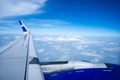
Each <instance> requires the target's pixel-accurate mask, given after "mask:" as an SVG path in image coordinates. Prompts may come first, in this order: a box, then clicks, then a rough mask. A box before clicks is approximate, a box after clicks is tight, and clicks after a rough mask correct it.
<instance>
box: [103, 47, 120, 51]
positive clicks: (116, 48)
mask: <svg viewBox="0 0 120 80" xmlns="http://www.w3.org/2000/svg"><path fill="white" fill-rule="evenodd" d="M103 50H106V51H120V47H107V48H103Z"/></svg>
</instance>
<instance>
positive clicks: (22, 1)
mask: <svg viewBox="0 0 120 80" xmlns="http://www.w3.org/2000/svg"><path fill="white" fill-rule="evenodd" d="M45 2H46V0H1V1H0V18H4V17H9V16H20V15H27V14H31V13H34V12H35V11H36V10H37V9H39V8H41V7H43V6H44V3H45ZM41 12H42V11H41Z"/></svg>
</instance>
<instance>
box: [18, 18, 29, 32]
mask: <svg viewBox="0 0 120 80" xmlns="http://www.w3.org/2000/svg"><path fill="white" fill-rule="evenodd" d="M19 23H20V25H21V28H22V30H23V32H28V31H29V30H28V28H27V27H26V26H25V25H24V24H23V22H22V21H21V20H19Z"/></svg>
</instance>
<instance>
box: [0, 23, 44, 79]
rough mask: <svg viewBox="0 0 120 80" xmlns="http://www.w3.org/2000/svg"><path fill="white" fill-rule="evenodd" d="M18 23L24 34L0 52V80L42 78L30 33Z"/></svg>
mask: <svg viewBox="0 0 120 80" xmlns="http://www.w3.org/2000/svg"><path fill="white" fill-rule="evenodd" d="M19 23H20V25H21V28H22V30H23V32H24V36H23V37H22V38H20V39H19V40H17V41H15V42H14V43H13V44H12V45H11V46H9V47H8V48H7V49H5V50H4V51H2V52H1V53H0V80H44V76H43V73H42V71H41V67H40V65H39V60H38V58H37V55H36V51H35V48H34V44H33V40H32V34H31V33H30V31H29V29H28V28H27V27H26V26H25V25H24V24H23V22H22V21H19Z"/></svg>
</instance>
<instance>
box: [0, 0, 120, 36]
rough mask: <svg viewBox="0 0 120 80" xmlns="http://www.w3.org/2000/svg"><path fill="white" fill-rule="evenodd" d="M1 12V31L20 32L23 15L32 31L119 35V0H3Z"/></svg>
mask: <svg viewBox="0 0 120 80" xmlns="http://www.w3.org/2000/svg"><path fill="white" fill-rule="evenodd" d="M0 12H1V15H0V33H14V32H15V33H20V28H19V24H18V22H17V20H19V19H21V20H23V21H24V23H25V24H26V25H27V26H28V27H29V28H30V30H31V31H32V33H40V34H47V35H48V34H58V35H59V34H60V35H61V34H62V35H97V36H99V35H100V36H101V35H102V36H103V35H105V36H106V35H107V36H118V35H120V0H39V1H38V0H31V1H28V0H20V1H16V0H4V1H0ZM13 29H14V30H13Z"/></svg>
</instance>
